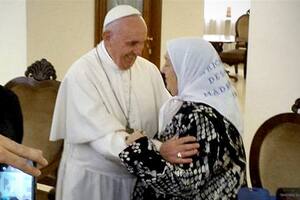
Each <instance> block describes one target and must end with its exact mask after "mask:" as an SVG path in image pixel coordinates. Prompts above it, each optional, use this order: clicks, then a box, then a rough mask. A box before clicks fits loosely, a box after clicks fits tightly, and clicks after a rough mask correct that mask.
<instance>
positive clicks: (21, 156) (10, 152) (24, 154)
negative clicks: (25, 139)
mask: <svg viewBox="0 0 300 200" xmlns="http://www.w3.org/2000/svg"><path fill="white" fill-rule="evenodd" d="M27 159H29V160H32V161H34V162H37V164H39V165H41V166H46V165H48V162H47V160H46V159H45V158H44V157H43V152H42V151H41V150H39V149H34V148H31V147H27V146H25V145H22V144H18V143H16V142H14V141H12V140H10V139H9V138H6V137H4V136H2V135H0V163H5V164H8V165H12V166H13V167H16V168H18V169H20V170H22V171H24V172H25V173H28V174H30V175H33V176H39V175H40V174H41V171H40V170H39V169H38V168H36V167H33V166H30V165H29V164H28V163H27Z"/></svg>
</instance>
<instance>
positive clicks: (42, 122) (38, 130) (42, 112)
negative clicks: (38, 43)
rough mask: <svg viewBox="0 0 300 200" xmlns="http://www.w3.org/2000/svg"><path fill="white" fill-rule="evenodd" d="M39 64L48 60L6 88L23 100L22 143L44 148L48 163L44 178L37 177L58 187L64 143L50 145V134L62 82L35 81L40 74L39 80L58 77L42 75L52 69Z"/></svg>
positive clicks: (43, 169) (37, 63) (9, 83)
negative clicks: (59, 166) (57, 177)
mask: <svg viewBox="0 0 300 200" xmlns="http://www.w3.org/2000/svg"><path fill="white" fill-rule="evenodd" d="M47 62H48V61H47ZM39 63H44V64H45V60H42V61H38V62H36V63H34V65H32V66H30V67H28V69H29V70H30V71H31V72H30V73H27V72H28V70H27V71H26V73H25V74H27V75H28V76H29V74H31V75H30V76H31V77H17V78H15V79H12V80H11V81H9V82H8V83H7V84H6V85H5V87H7V88H9V89H10V90H12V91H13V92H14V93H15V94H16V95H17V96H18V98H19V101H20V105H21V110H22V114H23V124H24V137H23V142H22V143H23V144H25V145H28V146H30V147H34V148H38V149H41V150H42V151H43V154H44V156H45V158H46V159H47V160H48V162H49V164H48V165H47V166H46V167H43V168H41V172H42V175H41V176H39V177H38V182H40V183H44V184H48V185H51V186H55V184H56V171H57V168H58V165H59V161H60V156H61V152H62V147H63V143H62V141H59V142H50V141H49V134H50V128H51V123H52V115H53V111H54V105H55V101H56V95H57V92H58V88H59V85H60V82H59V81H56V80H43V79H41V80H35V79H34V77H36V76H37V75H38V74H39V75H38V76H39V77H45V79H49V77H55V78H56V75H55V76H52V75H51V76H44V75H43V76H41V74H42V72H41V70H45V72H49V71H51V69H49V68H47V65H43V66H44V67H41V65H39ZM49 64H50V63H49ZM50 65H51V64H50ZM50 65H49V66H50ZM33 66H35V67H33ZM51 66H52V65H51ZM38 69H40V70H38ZM52 73H53V72H52ZM54 73H55V70H54ZM50 74H51V73H50ZM47 77H48V78H47Z"/></svg>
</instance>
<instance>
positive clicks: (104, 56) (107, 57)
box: [96, 41, 124, 72]
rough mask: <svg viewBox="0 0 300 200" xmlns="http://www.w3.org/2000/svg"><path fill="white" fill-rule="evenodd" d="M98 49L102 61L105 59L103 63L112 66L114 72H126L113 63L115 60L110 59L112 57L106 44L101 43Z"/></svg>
mask: <svg viewBox="0 0 300 200" xmlns="http://www.w3.org/2000/svg"><path fill="white" fill-rule="evenodd" d="M96 48H97V49H98V52H99V53H100V54H101V55H99V56H100V58H101V59H103V61H104V62H105V63H108V64H109V66H111V67H112V68H113V69H114V70H116V71H119V72H123V71H124V70H121V69H120V68H119V67H118V65H117V64H116V63H115V62H114V61H113V59H112V58H111V57H110V55H109V54H108V52H107V50H106V48H105V45H104V42H103V41H101V42H100V44H98V46H97V47H96Z"/></svg>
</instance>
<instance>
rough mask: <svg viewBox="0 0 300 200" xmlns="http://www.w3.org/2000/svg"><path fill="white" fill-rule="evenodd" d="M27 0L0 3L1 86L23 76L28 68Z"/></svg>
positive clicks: (8, 0) (3, 0)
mask: <svg viewBox="0 0 300 200" xmlns="http://www.w3.org/2000/svg"><path fill="white" fill-rule="evenodd" d="M26 42H27V41H26V3H25V0H14V1H11V0H1V1H0V84H1V85H4V84H5V83H6V82H7V81H9V80H10V79H12V78H14V77H16V76H22V75H23V74H24V71H25V66H26V56H27V54H26Z"/></svg>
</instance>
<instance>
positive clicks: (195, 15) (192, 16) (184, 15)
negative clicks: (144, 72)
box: [160, 0, 204, 66]
mask: <svg viewBox="0 0 300 200" xmlns="http://www.w3.org/2000/svg"><path fill="white" fill-rule="evenodd" d="M161 26H162V27H161V57H160V63H161V66H162V65H163V64H164V54H165V52H166V41H167V40H169V39H172V38H176V37H181V36H202V35H203V33H204V0H184V1H183V0H163V1H162V25H161Z"/></svg>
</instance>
